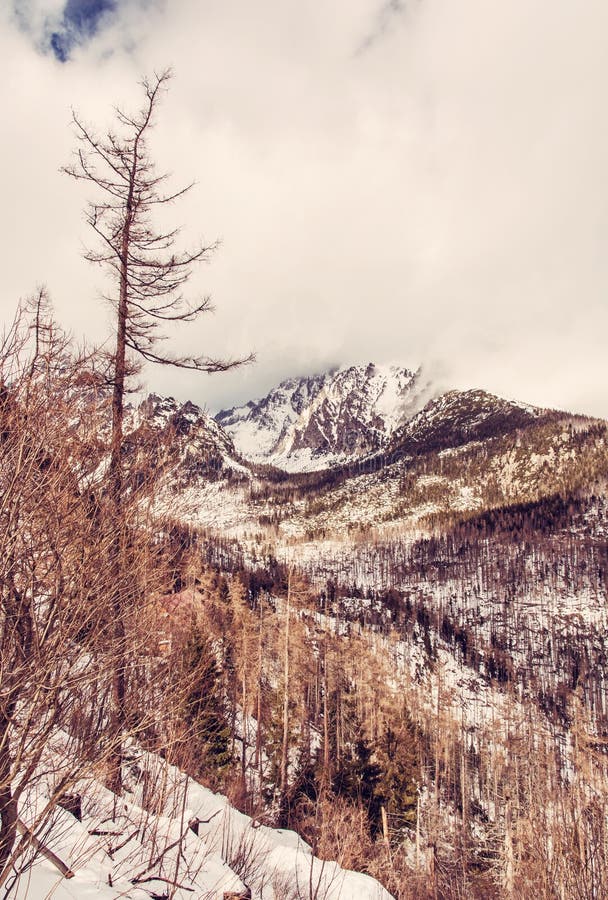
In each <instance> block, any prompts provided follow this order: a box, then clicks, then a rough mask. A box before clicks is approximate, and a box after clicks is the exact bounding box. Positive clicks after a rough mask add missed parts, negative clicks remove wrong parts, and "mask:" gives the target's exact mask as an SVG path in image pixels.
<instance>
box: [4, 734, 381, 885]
mask: <svg viewBox="0 0 608 900" xmlns="http://www.w3.org/2000/svg"><path fill="white" fill-rule="evenodd" d="M49 768H50V770H51V771H52V769H53V767H52V766H50V767H49ZM124 779H125V791H124V795H123V796H121V797H117V796H116V795H115V794H113V793H112V792H111V791H109V790H108V789H107V788H106V787H104V786H103V785H102V784H101V783H100V782H99V781H97V780H95V779H94V778H89V779H86V780H83V781H81V782H78V783H77V784H76V785H74V788H73V791H72V793H73V794H78V795H79V797H80V798H81V811H80V819H79V818H77V817H76V816H75V815H73V814H72V813H70V812H67V811H66V810H65V809H62V808H60V807H57V808H56V809H55V811H54V813H53V815H52V817H51V819H50V820H48V821H47V822H46V823H45V825H44V827H43V828H41V829H39V830H37V829H36V822H37V820H38V817H39V813H40V811H41V810H42V809H43V808H44V806H45V805H46V804H47V803H48V799H49V796H50V792H51V791H52V787H53V786H52V784H51V783H50V781H49V782H47V781H46V780H45V779H44V778H42V779H41V780H40V781H38V782H37V783H36V784H37V787H36V793H35V794H34V793H33V792H30V794H26V796H25V797H24V798H23V801H22V803H21V809H20V815H21V818H22V820H23V822H24V825H25V826H26V827H28V828H31V829H32V830H33V831H34V832H35V833H36V835H37V839H38V840H39V841H40V842H42V845H43V848H44V849H43V850H41V848H40V846H38V849H37V850H35V849H34V848H33V847H30V848H29V849H28V850H27V851H26V853H25V854H24V856H23V857H22V858H21V860H20V862H21V869H22V871H21V872H20V874H18V875H16V876H15V877H14V878H12V879H9V881H8V882H7V884H6V885H5V890H7V893H6V894H5V896H7V897H14V898H15V900H27V898H31V900H43V898H48V900H50V898H53V900H85V898H86V900H89V898H90V900H97V898H103V900H110V898H118V897H122V898H130V900H150V898H158V897H169V896H170V897H172V898H175V900H187V898H188V900H192V898H197V900H223V898H224V897H226V896H230V897H233V896H234V897H241V896H242V897H246V896H247V897H249V896H250V897H251V898H252V900H256V898H257V900H312V898H315V900H323V898H324V900H391V895H390V894H389V893H388V892H387V891H386V890H385V889H384V888H383V887H382V886H381V885H380V884H379V883H378V882H377V881H375V880H374V879H373V878H370V877H369V876H367V875H364V874H361V873H357V872H350V871H347V870H344V869H342V868H340V866H339V865H338V864H337V863H335V862H331V861H323V860H320V859H318V858H316V857H314V856H313V854H312V852H311V849H310V847H309V846H308V845H307V844H306V843H305V842H304V841H303V840H302V839H301V838H300V837H298V835H297V834H295V833H294V832H292V831H287V830H279V829H272V828H269V827H267V826H265V825H261V824H259V823H257V822H256V821H254V820H252V819H251V818H250V817H249V816H246V815H244V814H243V813H240V812H238V811H237V810H236V809H234V808H233V807H232V806H231V805H230V803H229V802H228V800H227V799H226V798H225V797H223V796H221V795H219V794H214V793H213V792H212V791H210V790H208V789H207V788H205V787H203V786H202V785H200V784H197V783H196V782H194V781H192V780H191V779H189V778H188V777H187V776H186V775H184V773H182V772H180V771H179V770H178V769H176V768H175V767H173V766H171V765H168V764H167V763H166V762H165V761H164V760H162V759H161V758H160V757H158V756H156V755H153V754H150V753H146V752H144V751H142V750H141V749H138V748H136V747H132V748H130V750H129V758H128V763H127V764H126V766H125V770H124ZM49 851H50V853H49ZM50 854H54V857H55V859H54V861H51V860H50V859H49V858H48V857H49V855H50ZM58 861H60V862H61V864H63V866H65V867H67V869H68V872H67V877H66V875H65V874H64V873H65V868H64V869H63V872H62V871H60V870H59V868H58V865H59V862H58ZM9 888H10V891H8V889H9ZM248 891H250V893H248Z"/></svg>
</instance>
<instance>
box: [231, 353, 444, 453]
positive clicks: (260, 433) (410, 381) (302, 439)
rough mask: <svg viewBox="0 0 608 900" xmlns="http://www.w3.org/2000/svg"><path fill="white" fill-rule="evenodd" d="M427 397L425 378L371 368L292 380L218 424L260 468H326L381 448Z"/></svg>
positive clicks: (403, 370)
mask: <svg viewBox="0 0 608 900" xmlns="http://www.w3.org/2000/svg"><path fill="white" fill-rule="evenodd" d="M427 393H428V386H424V387H423V386H422V384H421V380H420V373H419V372H413V371H411V370H410V369H406V368H404V367H400V366H376V365H373V364H372V363H370V364H369V365H367V366H350V367H343V368H340V369H337V370H334V371H332V372H329V373H327V374H324V375H314V376H311V377H303V378H292V379H288V380H286V381H284V382H282V383H281V384H280V385H279V386H278V387H277V388H275V389H274V390H272V391H271V392H270V393H269V394H268V395H267V396H266V397H264V398H263V399H262V400H259V401H251V402H249V403H248V404H247V405H246V406H242V407H237V408H234V409H230V410H224V411H222V412H220V413H218V415H217V416H216V420H217V422H219V423H220V424H221V425H222V427H223V428H224V429H225V430H226V431H227V432H228V434H229V435H230V436H231V437H232V438H233V440H234V443H235V446H236V447H237V449H238V451H239V452H240V453H241V454H242V455H243V456H245V457H247V458H249V459H251V460H253V461H255V462H267V463H272V464H273V465H277V466H279V467H280V468H284V469H287V470H288V471H302V470H311V469H320V468H323V467H325V466H327V465H330V464H332V463H336V462H341V461H344V460H348V459H351V458H353V457H356V456H360V455H363V454H365V453H369V452H372V451H374V450H379V449H382V448H383V447H384V446H385V445H386V443H387V442H388V440H389V438H390V436H391V435H392V434H393V432H394V431H395V430H396V428H397V427H398V426H399V425H400V424H401V423H403V422H404V421H405V420H406V419H407V418H409V417H410V416H411V415H413V414H414V412H415V411H416V410H417V409H418V408H420V406H421V405H422V403H421V397H422V396H423V395H426V394H427Z"/></svg>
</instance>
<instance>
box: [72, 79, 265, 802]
mask: <svg viewBox="0 0 608 900" xmlns="http://www.w3.org/2000/svg"><path fill="white" fill-rule="evenodd" d="M170 78H171V71H170V70H169V69H167V70H165V71H164V72H162V73H161V74H156V75H155V76H154V77H153V78H152V79H144V80H143V81H142V88H143V93H144V100H143V104H142V107H141V109H140V110H139V111H138V112H136V113H134V114H131V113H127V112H125V111H123V110H122V109H121V108H117V109H116V126H117V130H112V129H111V130H109V131H107V133H106V134H105V135H103V136H100V135H98V134H97V133H96V132H95V131H94V130H92V129H91V128H90V127H89V126H88V125H86V124H85V122H84V121H83V119H82V118H81V117H80V116H79V115H78V114H77V113H73V122H74V125H75V129H76V137H77V141H78V147H77V149H76V151H75V159H74V161H73V162H72V163H71V164H70V165H68V166H66V167H65V168H64V169H63V171H64V172H65V173H66V174H68V175H70V176H71V177H73V178H76V179H78V180H81V181H85V182H88V183H90V184H93V185H94V186H95V187H96V188H97V189H98V192H99V196H98V197H97V198H96V199H94V200H92V201H90V202H89V203H88V207H87V222H88V224H89V225H90V227H91V228H92V229H93V231H94V233H95V235H96V238H97V242H96V246H95V248H93V249H90V250H89V251H87V253H86V258H87V259H88V260H89V261H90V262H92V263H95V264H97V265H100V266H102V267H103V268H104V269H105V270H106V271H107V272H108V273H109V274H110V276H111V278H112V281H113V282H114V284H115V292H114V293H112V294H111V295H110V296H108V297H107V298H106V299H108V300H109V301H110V303H111V304H112V306H113V307H114V309H115V311H116V320H115V322H116V343H115V349H114V352H113V354H112V355H111V357H110V375H109V380H110V386H111V389H112V432H111V452H110V468H109V481H110V491H111V496H112V502H113V504H114V518H115V522H116V540H115V546H114V566H113V568H114V573H115V583H116V586H115V589H114V590H113V596H112V606H113V615H114V621H115V631H116V634H115V638H116V641H117V644H119V645H121V644H124V624H123V615H122V598H123V596H124V592H123V591H122V590H121V587H120V582H121V575H120V573H121V570H122V569H123V568H124V566H123V563H122V560H123V558H124V556H125V554H126V553H127V547H126V546H125V544H126V542H128V535H127V534H126V533H125V528H124V527H122V526H123V520H124V517H123V515H122V509H121V506H122V502H123V494H124V490H125V484H124V475H125V473H124V456H125V454H124V401H125V394H126V391H127V386H128V378H129V375H130V374H132V373H133V372H134V371H135V370H136V368H137V363H138V361H139V362H141V361H142V360H144V361H147V362H152V363H158V364H160V365H168V366H173V367H177V368H181V369H192V370H195V371H197V372H206V373H213V372H225V371H227V370H228V369H231V368H234V367H235V366H238V365H241V364H243V363H244V362H249V361H251V359H252V357H248V358H247V359H228V360H223V359H212V358H210V357H207V356H198V357H192V356H175V355H171V354H168V353H164V352H162V351H161V349H160V348H159V342H160V341H162V339H163V338H164V335H163V333H162V326H163V325H167V324H169V323H175V322H192V321H194V320H195V319H196V318H197V317H198V316H199V315H201V314H203V313H205V312H208V311H210V310H211V308H212V307H211V303H210V300H209V298H208V297H204V298H202V299H201V300H199V301H197V302H194V303H190V302H188V301H187V300H186V299H185V298H184V295H183V293H182V289H183V288H184V286H185V285H186V283H187V282H188V280H189V278H190V276H191V274H192V270H193V266H194V265H195V264H196V263H200V262H203V261H206V260H208V259H209V257H210V255H211V254H212V253H213V251H214V250H215V249H216V246H217V244H216V243H213V244H209V245H204V244H203V245H200V246H198V247H196V248H195V249H194V250H192V251H179V250H178V249H176V243H177V238H178V236H179V232H180V229H179V228H174V229H171V230H168V231H166V230H162V229H158V228H156V227H155V225H154V223H153V222H152V215H153V213H154V212H155V211H156V210H157V209H158V208H159V207H164V206H167V205H168V204H171V203H172V202H174V201H175V200H177V199H178V198H179V197H182V196H183V195H184V194H186V193H187V192H188V191H189V190H190V189H191V187H192V184H188V185H186V186H184V187H181V188H178V189H177V190H174V191H166V190H165V185H166V181H167V175H166V174H162V175H159V174H157V172H156V169H155V165H154V162H153V159H152V156H151V153H150V149H149V146H148V137H149V134H150V131H151V130H152V128H153V125H154V119H155V113H156V108H157V104H158V102H159V100H160V97H161V95H162V93H163V92H164V91H165V90H166V88H167V85H168V82H169V80H170ZM113 691H114V703H115V718H116V722H115V726H116V729H117V730H118V731H120V730H121V729H122V727H123V726H124V717H125V695H126V667H125V664H124V663H123V664H122V665H119V666H118V667H117V669H116V671H115V672H114V675H113ZM113 786H114V788H115V789H119V788H120V761H119V760H117V765H116V770H115V776H114V785H113Z"/></svg>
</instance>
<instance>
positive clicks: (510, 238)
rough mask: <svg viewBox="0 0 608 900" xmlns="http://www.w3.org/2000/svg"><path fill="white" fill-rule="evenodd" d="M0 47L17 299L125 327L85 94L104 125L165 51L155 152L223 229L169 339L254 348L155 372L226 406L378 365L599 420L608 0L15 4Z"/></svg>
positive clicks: (200, 348) (193, 220)
mask: <svg viewBox="0 0 608 900" xmlns="http://www.w3.org/2000/svg"><path fill="white" fill-rule="evenodd" d="M0 54H1V58H2V60H3V74H4V97H3V117H4V125H3V132H4V140H3V141H2V148H1V149H0V154H1V155H2V163H1V165H0V178H1V179H2V198H3V216H2V224H1V226H0V227H1V228H2V246H3V273H2V274H3V278H2V293H1V294H0V304H1V307H2V310H1V311H2V318H3V319H4V320H5V321H7V320H9V319H10V318H11V316H12V314H13V311H14V309H15V306H16V303H17V301H18V300H19V298H23V297H26V296H28V295H29V294H31V293H32V292H33V291H34V290H35V289H36V288H37V287H38V286H39V285H41V284H45V285H46V286H47V288H48V291H49V293H50V295H51V297H52V299H53V302H54V305H55V309H56V312H57V316H58V318H59V319H60V321H61V322H62V323H63V324H64V325H65V326H66V327H68V328H69V329H70V330H71V331H72V332H73V333H74V335H75V336H76V337H77V338H78V339H80V338H81V337H82V336H84V335H86V337H87V338H88V339H90V340H96V341H101V340H104V339H105V338H106V337H107V336H109V335H110V334H111V332H112V316H111V311H110V309H109V308H108V306H107V305H106V304H105V303H104V302H103V300H102V299H101V294H102V292H103V290H104V276H103V273H102V272H101V271H100V270H99V269H96V268H94V267H92V266H91V265H90V264H88V263H87V262H86V261H85V260H84V259H83V256H82V253H83V248H84V247H86V246H87V244H88V243H89V244H90V242H91V237H90V235H88V234H87V226H86V224H85V221H84V206H85V202H86V200H87V198H88V197H90V196H91V191H90V190H88V191H87V188H86V186H83V185H79V184H77V183H75V182H73V181H71V180H70V179H68V178H66V176H64V175H62V174H61V173H60V171H59V170H60V167H61V166H62V165H65V164H66V163H68V162H69V161H70V155H71V153H72V152H73V150H74V146H75V142H74V134H73V131H72V129H71V125H70V119H71V109H72V108H74V109H76V110H77V111H78V112H79V114H80V115H81V116H82V117H83V118H84V119H85V120H86V121H87V122H90V123H91V124H92V125H94V126H95V127H96V128H97V129H98V131H100V132H103V131H104V130H105V129H107V128H108V127H110V126H111V125H112V122H113V115H114V107H115V106H116V105H120V106H121V107H123V108H124V109H127V110H131V109H133V110H135V109H137V108H138V106H139V104H140V100H141V88H140V86H139V82H140V80H141V77H142V76H143V75H146V74H150V73H152V72H154V71H155V70H156V71H159V70H162V69H164V68H165V67H167V66H171V67H173V70H174V73H175V75H174V78H173V80H172V83H171V88H170V91H169V92H168V94H167V95H166V96H165V97H163V100H162V104H161V106H160V107H159V110H158V119H157V123H156V126H155V130H154V133H153V137H152V140H151V149H152V153H153V156H154V158H155V160H156V162H157V165H158V168H159V171H170V172H172V173H173V181H172V183H173V184H174V185H175V186H176V187H179V186H180V185H182V184H183V183H186V182H189V181H191V180H195V181H196V185H195V188H194V189H193V190H192V191H191V192H190V194H189V195H188V196H187V197H185V198H183V199H182V200H181V201H180V202H179V203H176V204H175V206H173V207H172V209H171V213H170V215H171V219H172V221H173V222H175V224H179V225H181V226H183V232H182V237H183V241H184V245H185V246H188V247H192V246H194V245H195V244H196V243H197V241H199V240H203V241H206V242H211V241H214V240H216V239H219V240H220V241H221V245H220V247H219V249H218V251H217V252H216V253H215V254H214V257H213V259H211V260H210V261H209V263H208V264H206V265H204V266H202V267H200V268H199V269H198V270H197V272H196V274H195V276H194V277H193V279H192V282H191V284H190V286H189V290H190V292H191V294H192V296H193V297H196V296H198V295H200V294H205V295H206V294H210V295H211V296H212V298H213V301H214V304H215V307H216V309H215V312H214V313H213V314H212V315H208V316H205V317H203V318H201V319H199V321H198V322H197V323H196V324H189V325H187V326H182V328H181V329H180V328H175V329H172V330H171V333H170V338H169V340H168V342H167V348H169V347H171V348H172V349H175V350H177V351H180V352H190V353H205V354H208V355H210V356H232V357H235V356H236V357H238V356H244V355H247V354H248V353H249V352H250V351H254V352H255V353H256V355H257V362H256V363H255V364H254V365H252V366H248V367H247V368H244V369H241V370H238V371H234V372H232V373H229V374H224V375H215V376H201V375H196V374H192V373H185V372H176V371H171V370H168V369H166V368H164V367H163V368H161V369H159V368H156V369H152V368H150V369H148V370H146V372H145V373H144V376H145V381H146V384H147V386H148V387H149V388H150V389H151V390H155V391H157V392H160V393H165V394H173V395H175V396H176V397H179V398H180V399H183V400H185V399H188V398H189V399H192V400H194V401H195V402H197V403H199V404H201V405H203V406H205V407H207V408H209V409H210V410H212V411H215V410H217V409H219V408H221V407H226V406H231V405H233V404H236V403H241V402H243V401H246V400H247V399H250V398H253V397H258V396H261V395H263V394H265V393H266V392H267V390H268V389H269V388H270V387H272V386H273V385H274V384H275V383H277V382H278V381H279V380H280V379H282V378H285V377H287V376H290V375H301V374H308V373H313V372H319V371H323V370H325V369H327V368H330V367H333V366H335V365H339V364H351V363H365V362H368V361H374V362H377V363H397V364H404V365H407V366H410V367H412V366H417V365H419V364H422V365H423V366H424V367H426V369H427V371H428V372H429V373H430V374H431V375H432V377H433V378H434V379H435V380H436V382H437V384H438V385H441V386H456V387H462V388H466V387H482V388H485V389H487V390H490V391H494V392H495V393H498V394H501V395H502V396H506V397H511V398H517V399H521V400H525V401H527V402H531V403H536V404H539V405H542V406H552V407H558V408H565V409H570V410H574V411H577V412H585V413H589V414H593V415H600V416H604V417H608V391H607V389H606V385H607V383H608V378H607V376H608V354H607V353H606V348H605V345H606V336H607V334H608V302H607V289H608V252H607V248H608V176H607V165H608V116H607V115H606V108H607V96H606V95H607V88H606V85H608V4H606V2H605V0H585V2H584V3H579V4H574V3H572V2H571V0H570V2H565V0H534V2H530V0H510V2H508V3H506V2H504V0H500V2H498V0H459V2H455V0H388V2H387V0H326V2H324V3H313V2H308V3H306V2H304V3H303V2H302V0H298V2H295V0H261V2H259V3H255V4H253V3H250V2H245V0H67V2H66V0H5V2H4V3H3V4H2V10H1V11H0Z"/></svg>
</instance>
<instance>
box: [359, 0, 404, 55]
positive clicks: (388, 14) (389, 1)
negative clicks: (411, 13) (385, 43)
mask: <svg viewBox="0 0 608 900" xmlns="http://www.w3.org/2000/svg"><path fill="white" fill-rule="evenodd" d="M406 11H407V4H406V3H405V0H385V2H384V3H383V4H382V6H381V7H380V9H379V10H378V12H377V13H376V15H375V16H374V22H373V26H372V28H371V30H370V31H369V32H368V33H367V34H366V35H365V37H364V38H363V40H362V41H361V43H360V44H359V46H358V47H357V50H356V53H357V54H360V53H365V51H366V50H371V48H372V47H373V46H374V45H375V44H376V43H378V41H380V40H382V38H384V37H385V36H386V35H387V34H388V32H389V31H390V30H391V29H392V28H393V27H394V26H395V24H396V21H397V19H399V18H401V17H403V16H404V15H405V13H406Z"/></svg>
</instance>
